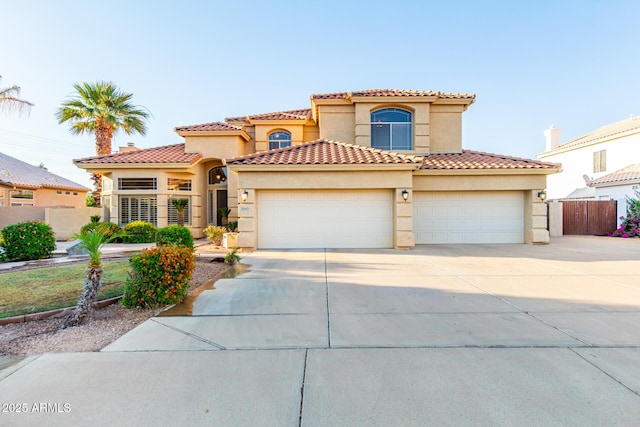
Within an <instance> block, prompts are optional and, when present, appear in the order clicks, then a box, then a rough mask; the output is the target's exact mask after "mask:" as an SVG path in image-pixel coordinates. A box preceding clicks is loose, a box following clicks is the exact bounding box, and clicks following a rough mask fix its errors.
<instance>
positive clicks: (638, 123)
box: [543, 116, 640, 156]
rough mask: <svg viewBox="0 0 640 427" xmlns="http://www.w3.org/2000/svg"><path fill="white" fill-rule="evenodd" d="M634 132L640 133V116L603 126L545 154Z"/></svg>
mask: <svg viewBox="0 0 640 427" xmlns="http://www.w3.org/2000/svg"><path fill="white" fill-rule="evenodd" d="M634 130H635V131H636V132H640V116H634V117H630V118H628V119H625V120H620V121H619V122H615V123H611V124H608V125H606V126H602V127H601V128H598V129H596V130H594V131H591V132H589V133H587V134H585V135H582V136H579V137H578V138H575V139H572V140H571V141H568V142H565V143H564V144H560V146H558V148H555V149H553V150H549V151H545V152H544V153H543V154H544V155H545V156H546V155H547V154H549V153H553V152H555V151H563V150H565V149H567V148H573V147H580V146H583V145H589V144H590V143H593V142H596V141H598V140H606V139H608V138H610V137H613V136H615V135H619V134H622V133H625V132H631V131H634Z"/></svg>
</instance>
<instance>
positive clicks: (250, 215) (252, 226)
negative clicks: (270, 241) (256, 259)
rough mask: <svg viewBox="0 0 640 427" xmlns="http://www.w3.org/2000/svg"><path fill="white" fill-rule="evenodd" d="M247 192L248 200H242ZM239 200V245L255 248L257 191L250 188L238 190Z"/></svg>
mask: <svg viewBox="0 0 640 427" xmlns="http://www.w3.org/2000/svg"><path fill="white" fill-rule="evenodd" d="M245 191H246V192H247V198H246V200H244V201H243V200H242V193H243V192H245ZM236 193H237V195H236V197H237V199H236V200H237V201H238V233H239V234H238V247H239V248H243V249H255V248H256V246H257V234H256V231H257V230H256V204H255V200H256V192H255V190H254V189H250V188H240V189H238V190H237V192H236Z"/></svg>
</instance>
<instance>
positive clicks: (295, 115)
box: [224, 108, 311, 122]
mask: <svg viewBox="0 0 640 427" xmlns="http://www.w3.org/2000/svg"><path fill="white" fill-rule="evenodd" d="M224 120H225V121H227V122H248V121H249V120H311V108H303V109H300V110H289V111H277V112H275V113H263V114H254V115H251V116H239V117H226V118H225V119H224Z"/></svg>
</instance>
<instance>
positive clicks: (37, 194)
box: [0, 186, 87, 208]
mask: <svg viewBox="0 0 640 427" xmlns="http://www.w3.org/2000/svg"><path fill="white" fill-rule="evenodd" d="M13 189H14V188H13V187H5V186H1V187H0V206H11V199H10V196H11V190H13ZM21 189H22V188H20V187H16V190H21ZM24 190H31V191H33V199H32V200H15V201H16V202H24V203H33V206H43V207H56V206H57V207H66V208H82V207H85V206H86V196H87V192H86V191H85V190H65V189H62V190H61V189H55V188H39V189H35V190H34V189H32V188H24ZM58 192H60V193H61V194H58ZM67 193H69V194H67ZM74 193H75V194H74ZM24 207H28V206H24Z"/></svg>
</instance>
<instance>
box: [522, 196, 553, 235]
mask: <svg viewBox="0 0 640 427" xmlns="http://www.w3.org/2000/svg"><path fill="white" fill-rule="evenodd" d="M541 191H543V189H538V190H529V191H525V194H524V208H525V209H524V241H525V243H549V230H547V205H546V203H545V202H543V201H542V200H541V199H540V197H538V193H539V192H541Z"/></svg>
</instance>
